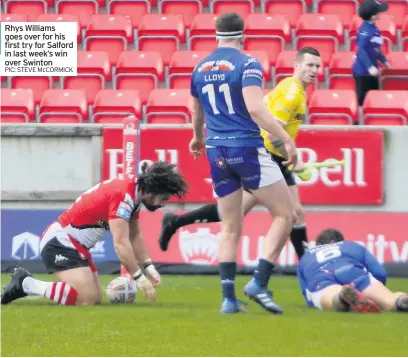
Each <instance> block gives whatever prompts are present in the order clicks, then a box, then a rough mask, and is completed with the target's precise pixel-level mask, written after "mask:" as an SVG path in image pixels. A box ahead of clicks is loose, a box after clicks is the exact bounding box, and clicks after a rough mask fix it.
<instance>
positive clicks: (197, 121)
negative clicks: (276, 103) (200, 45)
mask: <svg viewBox="0 0 408 358" xmlns="http://www.w3.org/2000/svg"><path fill="white" fill-rule="evenodd" d="M216 37H217V44H218V47H217V49H216V50H214V51H213V52H212V53H211V54H210V55H209V56H207V57H206V58H205V59H203V60H202V61H201V62H200V63H199V64H198V65H197V66H196V68H195V69H194V71H193V74H192V77H191V94H192V96H193V97H194V109H193V118H192V122H193V129H194V137H193V139H192V140H191V143H190V152H191V153H192V155H194V156H196V157H197V156H199V155H201V154H202V150H203V149H204V148H205V150H206V153H207V157H208V160H209V162H210V167H211V178H212V182H213V188H214V193H215V196H216V198H217V203H218V209H219V213H220V216H221V219H222V230H221V237H220V245H219V270H220V276H221V285H222V293H223V300H222V305H221V312H222V313H236V312H240V311H241V310H242V307H241V305H240V302H239V301H238V300H237V298H236V295H235V274H236V253H237V246H238V242H239V238H240V236H241V231H242V224H243V209H242V202H243V190H244V189H245V190H250V191H251V193H252V194H253V195H254V196H255V197H256V198H257V199H258V200H259V202H260V203H262V204H263V205H264V206H265V207H266V208H267V209H268V210H269V212H270V213H271V216H273V218H274V220H273V223H272V225H271V227H270V230H269V231H268V233H266V235H265V244H264V248H263V255H262V258H261V259H260V260H259V263H258V266H257V268H256V270H255V273H254V278H253V279H252V280H251V281H250V282H249V283H248V284H247V285H246V286H245V288H244V293H245V295H246V296H248V297H249V298H250V299H252V300H254V301H255V302H257V303H258V304H260V305H261V306H262V307H263V308H264V309H265V310H267V311H269V312H271V313H282V309H281V308H280V307H279V306H278V305H277V304H276V303H275V302H274V301H273V298H272V292H271V291H270V290H269V289H268V283H269V279H270V276H271V273H272V270H273V267H274V264H273V261H274V260H276V259H277V258H278V257H279V254H280V252H281V250H282V248H283V246H284V245H285V242H286V240H287V238H288V236H289V233H290V231H291V229H292V226H293V223H294V220H295V218H294V206H293V202H292V199H291V196H290V192H289V189H288V186H287V185H286V182H285V180H284V178H283V175H282V173H281V170H280V169H279V166H278V165H277V164H276V163H275V162H274V161H273V160H272V158H271V155H270V154H268V153H267V151H266V150H265V148H264V141H263V138H262V136H261V133H260V128H263V129H264V130H266V131H267V132H268V133H269V134H270V135H271V136H272V137H273V138H275V140H274V142H273V145H274V147H275V148H277V149H278V150H280V151H281V152H282V153H283V156H284V157H285V158H288V159H287V161H285V162H284V163H283V164H284V165H290V164H294V165H296V163H297V150H296V146H295V144H294V142H293V140H292V139H291V138H290V136H289V135H288V134H287V133H286V132H285V130H284V129H283V128H282V126H281V125H280V124H279V123H278V121H277V120H276V119H275V118H274V117H273V116H272V115H271V114H270V112H269V111H268V109H267V108H266V106H265V105H264V103H263V70H262V67H261V64H260V63H259V61H258V60H257V59H255V58H253V57H251V56H248V55H245V54H243V53H242V52H241V51H240V49H241V48H242V44H243V39H244V21H243V20H242V18H241V17H240V16H239V15H238V14H236V13H225V14H223V15H221V16H220V17H218V18H217V21H216ZM204 124H205V125H206V136H205V135H204Z"/></svg>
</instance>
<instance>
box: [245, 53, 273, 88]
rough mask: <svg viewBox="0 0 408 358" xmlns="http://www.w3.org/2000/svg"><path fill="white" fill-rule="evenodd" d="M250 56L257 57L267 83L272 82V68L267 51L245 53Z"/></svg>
mask: <svg viewBox="0 0 408 358" xmlns="http://www.w3.org/2000/svg"><path fill="white" fill-rule="evenodd" d="M244 53H245V54H247V55H248V56H252V57H255V58H256V59H257V60H258V61H259V62H260V64H261V66H262V69H263V71H264V77H265V81H270V80H271V67H270V60H269V57H268V53H267V52H265V51H244Z"/></svg>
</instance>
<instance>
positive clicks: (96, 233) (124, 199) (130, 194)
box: [58, 177, 140, 248]
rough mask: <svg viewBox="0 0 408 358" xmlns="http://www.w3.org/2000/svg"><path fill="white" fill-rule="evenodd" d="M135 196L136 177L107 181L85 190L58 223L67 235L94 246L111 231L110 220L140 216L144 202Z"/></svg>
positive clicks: (86, 244)
mask: <svg viewBox="0 0 408 358" xmlns="http://www.w3.org/2000/svg"><path fill="white" fill-rule="evenodd" d="M135 195H136V177H126V178H125V179H118V178H115V179H110V180H107V181H104V182H102V183H99V184H97V185H95V186H94V187H93V188H91V189H89V190H87V191H86V192H85V193H83V194H82V195H81V196H80V197H79V198H78V199H77V200H76V201H75V203H74V204H72V205H71V207H70V208H69V209H68V210H67V211H65V212H64V213H62V214H61V215H60V216H59V217H58V222H59V224H60V225H61V227H62V228H63V231H64V232H65V233H66V234H69V235H71V236H72V237H73V238H74V239H76V240H77V241H78V242H79V243H80V244H82V245H83V246H85V247H87V248H91V247H92V246H94V245H95V244H96V242H98V241H99V240H100V239H101V238H102V236H103V235H104V234H105V232H106V231H108V230H109V220H111V219H118V218H120V219H124V220H126V221H130V220H133V219H137V218H138V217H139V210H140V203H135V201H136V198H135Z"/></svg>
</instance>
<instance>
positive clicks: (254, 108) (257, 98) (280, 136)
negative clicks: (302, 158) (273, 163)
mask: <svg viewBox="0 0 408 358" xmlns="http://www.w3.org/2000/svg"><path fill="white" fill-rule="evenodd" d="M242 94H243V96H244V101H245V105H246V107H247V110H248V112H249V114H250V116H251V118H252V119H253V120H254V121H255V122H256V124H258V126H259V127H260V128H263V129H264V130H266V131H267V132H268V133H270V134H271V135H272V136H273V137H274V138H276V140H277V141H280V142H279V143H278V147H282V146H284V148H285V151H286V153H287V158H288V160H287V162H285V164H287V165H289V164H294V165H296V162H297V151H296V146H295V143H294V142H293V141H292V139H291V138H290V136H289V134H288V133H286V132H285V130H284V129H283V128H282V126H281V125H280V124H279V123H278V121H277V119H276V118H274V117H273V116H272V115H271V113H270V112H269V110H268V109H267V108H266V107H265V105H264V103H263V93H262V88H261V87H259V86H247V87H244V88H243V89H242Z"/></svg>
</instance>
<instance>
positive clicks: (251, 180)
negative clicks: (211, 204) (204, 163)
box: [207, 147, 283, 197]
mask: <svg viewBox="0 0 408 358" xmlns="http://www.w3.org/2000/svg"><path fill="white" fill-rule="evenodd" d="M207 156H208V159H209V162H210V166H211V178H212V182H213V188H214V192H215V195H216V196H218V197H223V196H227V195H229V194H231V193H233V192H235V191H236V190H238V189H239V188H241V187H244V188H245V189H250V190H256V189H259V188H262V187H265V186H268V185H271V184H273V183H275V182H277V181H279V180H281V179H282V178H283V175H282V173H281V170H280V169H279V166H278V165H277V164H276V163H275V162H274V161H273V160H272V158H271V156H270V154H269V153H268V152H267V151H266V149H265V148H263V147H262V148H252V147H244V148H243V147H207Z"/></svg>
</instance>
